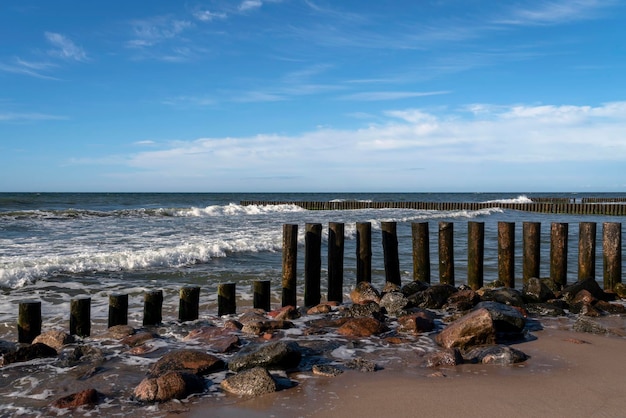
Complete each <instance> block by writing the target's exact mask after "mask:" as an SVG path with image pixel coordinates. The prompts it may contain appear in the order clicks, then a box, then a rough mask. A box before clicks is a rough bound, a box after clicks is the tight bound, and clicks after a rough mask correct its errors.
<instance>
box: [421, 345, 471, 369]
mask: <svg viewBox="0 0 626 418" xmlns="http://www.w3.org/2000/svg"><path fill="white" fill-rule="evenodd" d="M425 362H426V367H439V366H457V365H459V364H463V356H462V355H461V352H460V351H459V349H458V348H447V349H444V350H439V351H434V352H432V353H429V354H427V355H426V356H425Z"/></svg>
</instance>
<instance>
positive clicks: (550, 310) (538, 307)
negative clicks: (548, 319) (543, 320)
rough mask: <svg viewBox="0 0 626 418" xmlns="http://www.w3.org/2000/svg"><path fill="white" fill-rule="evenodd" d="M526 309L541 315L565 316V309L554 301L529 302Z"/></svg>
mask: <svg viewBox="0 0 626 418" xmlns="http://www.w3.org/2000/svg"><path fill="white" fill-rule="evenodd" d="M526 309H527V310H528V312H530V313H531V314H535V315H539V316H565V311H564V310H563V309H562V308H560V307H559V306H556V305H554V304H552V303H548V302H546V303H528V304H527V305H526Z"/></svg>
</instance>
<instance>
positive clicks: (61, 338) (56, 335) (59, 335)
mask: <svg viewBox="0 0 626 418" xmlns="http://www.w3.org/2000/svg"><path fill="white" fill-rule="evenodd" d="M73 342H74V338H73V337H72V336H71V335H69V334H67V333H65V332H63V331H57V330H52V331H46V332H44V333H43V334H39V335H38V336H37V337H35V339H34V340H33V344H37V343H43V344H45V345H47V346H48V347H52V348H54V349H55V350H57V352H58V351H60V350H61V349H62V348H63V346H64V345H66V344H71V343H73Z"/></svg>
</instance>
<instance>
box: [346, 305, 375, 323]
mask: <svg viewBox="0 0 626 418" xmlns="http://www.w3.org/2000/svg"><path fill="white" fill-rule="evenodd" d="M344 313H345V315H348V316H351V317H354V318H358V317H362V316H365V317H367V316H369V317H373V318H376V319H378V320H381V321H382V320H383V319H384V314H383V312H382V309H381V307H380V305H379V304H378V303H376V302H374V301H371V300H370V301H367V302H363V303H354V304H352V305H350V307H349V308H348V309H347V310H346V311H345V312H344Z"/></svg>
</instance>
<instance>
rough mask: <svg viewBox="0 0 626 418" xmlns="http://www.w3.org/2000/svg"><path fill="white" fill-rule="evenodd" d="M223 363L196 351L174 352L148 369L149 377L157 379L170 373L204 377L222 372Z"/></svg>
mask: <svg viewBox="0 0 626 418" xmlns="http://www.w3.org/2000/svg"><path fill="white" fill-rule="evenodd" d="M224 367H225V365H224V361H222V360H221V359H219V358H217V357H215V356H213V355H211V354H208V353H205V352H203V351H198V350H189V349H183V350H175V351H171V352H169V353H167V354H166V355H164V356H163V357H161V358H160V359H159V360H158V361H157V362H156V363H154V364H153V365H152V368H151V369H150V376H152V377H158V376H161V375H163V374H165V373H167V372H170V371H180V372H186V373H192V374H197V375H204V374H207V373H211V372H214V371H219V370H223V369H224Z"/></svg>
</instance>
